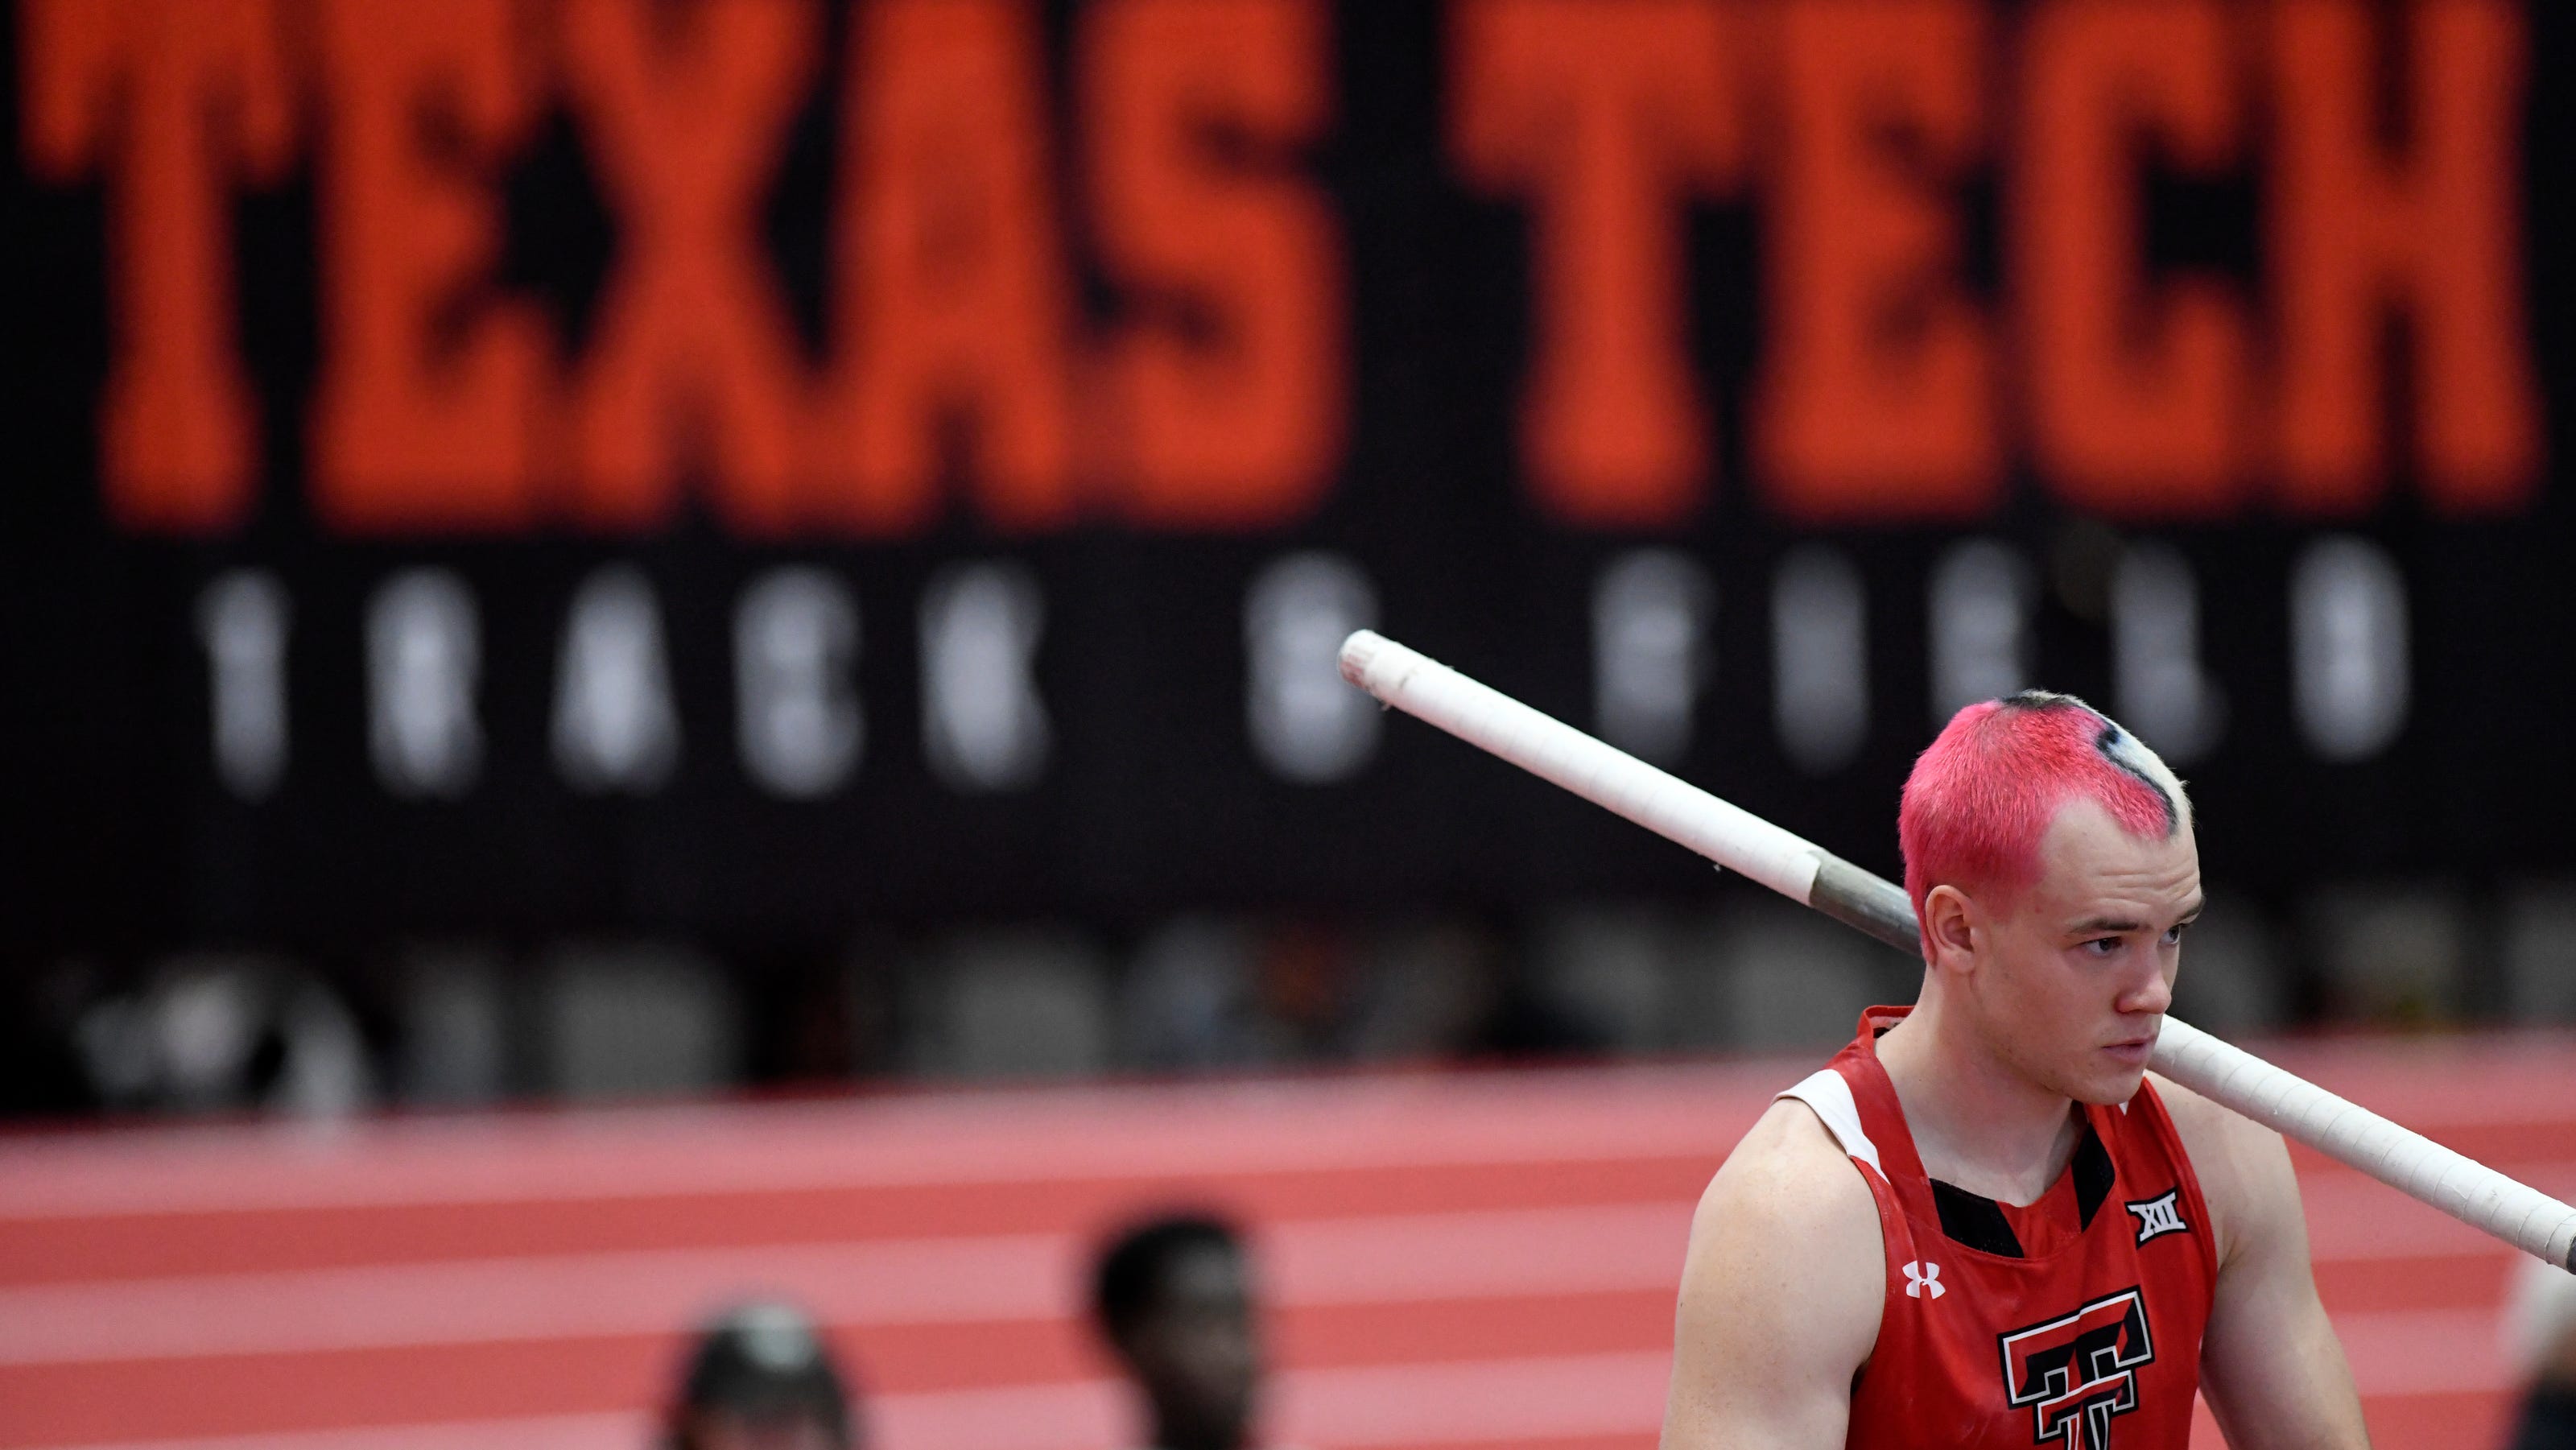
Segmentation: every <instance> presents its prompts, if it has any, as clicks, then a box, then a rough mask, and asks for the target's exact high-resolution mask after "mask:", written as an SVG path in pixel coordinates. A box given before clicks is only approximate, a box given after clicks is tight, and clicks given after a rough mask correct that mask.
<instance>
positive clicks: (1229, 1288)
mask: <svg viewBox="0 0 2576 1450" xmlns="http://www.w3.org/2000/svg"><path fill="white" fill-rule="evenodd" d="M1092 1312H1093V1313H1094V1315H1096V1316H1097V1318H1098V1321H1099V1325H1100V1331H1101V1333H1102V1334H1103V1335H1104V1336H1105V1337H1106V1338H1107V1339H1108V1341H1109V1346H1110V1348H1111V1349H1112V1350H1114V1351H1115V1352H1116V1353H1117V1355H1118V1359H1119V1362H1120V1363H1121V1364H1122V1365H1124V1366H1125V1368H1126V1370H1127V1374H1128V1377H1129V1378H1131V1379H1133V1380H1134V1381H1135V1382H1136V1388H1137V1390H1138V1392H1139V1393H1141V1394H1142V1395H1143V1397H1144V1400H1145V1414H1146V1418H1147V1421H1148V1423H1149V1425H1150V1427H1151V1429H1152V1434H1153V1439H1152V1442H1151V1444H1152V1450H1242V1447H1244V1446H1245V1445H1247V1444H1249V1443H1250V1441H1251V1432H1252V1416H1253V1411H1254V1408H1255V1403H1256V1401H1257V1400H1258V1398H1259V1387H1260V1380H1261V1346H1260V1338H1259V1335H1258V1333H1257V1332H1256V1330H1255V1327H1254V1325H1253V1310H1252V1286H1251V1275H1250V1272H1249V1267H1248V1265H1247V1264H1246V1263H1245V1261H1244V1253H1243V1244H1242V1240H1241V1238H1240V1237H1239V1236H1238V1235H1237V1234H1236V1232H1235V1230H1234V1229H1233V1228H1232V1226H1230V1225H1228V1224H1226V1223H1225V1222H1223V1221H1222V1220H1219V1219H1216V1218H1212V1217H1207V1216H1203V1215H1195V1214H1189V1215H1174V1216H1170V1217H1166V1218H1158V1219H1155V1220H1152V1221H1150V1222H1147V1223H1143V1224H1139V1225H1137V1226H1136V1227H1134V1228H1131V1229H1129V1230H1127V1231H1126V1232H1125V1233H1123V1234H1121V1235H1119V1236H1118V1237H1117V1238H1116V1239H1115V1240H1114V1241H1112V1242H1111V1243H1110V1245H1109V1246H1108V1248H1107V1249H1106V1250H1104V1251H1103V1252H1102V1254H1101V1257H1100V1265H1099V1269H1098V1271H1097V1274H1096V1277H1095V1279H1094V1281H1093V1293H1092Z"/></svg>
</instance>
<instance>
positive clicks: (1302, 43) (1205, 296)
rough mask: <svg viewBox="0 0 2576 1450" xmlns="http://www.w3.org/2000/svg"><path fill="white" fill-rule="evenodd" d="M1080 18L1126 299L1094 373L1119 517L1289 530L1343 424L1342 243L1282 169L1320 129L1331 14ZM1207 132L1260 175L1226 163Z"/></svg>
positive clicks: (1100, 13)
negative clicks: (1113, 454) (1114, 396)
mask: <svg viewBox="0 0 2576 1450" xmlns="http://www.w3.org/2000/svg"><path fill="white" fill-rule="evenodd" d="M1084 21H1085V30H1084V32H1083V42H1084V43H1083V55H1082V63H1083V70H1084V76H1085V80H1086V83H1087V84H1086V92H1087V95H1086V99H1087V100H1088V102H1089V105H1088V107H1087V112H1088V122H1089V134H1090V138H1091V145H1090V148H1089V150H1090V158H1089V171H1090V177H1091V182H1092V187H1091V194H1092V198H1093V203H1094V207H1095V209H1096V214H1097V216H1098V219H1099V235H1100V242H1101V249H1102V252H1103V254H1104V259H1105V261H1106V262H1107V265H1108V268H1109V271H1110V272H1111V274H1112V275H1113V276H1114V277H1115V278H1116V279H1117V280H1118V281H1119V282H1121V283H1122V284H1124V285H1125V286H1126V288H1127V289H1128V292H1129V317H1130V321H1129V322H1128V323H1127V324H1126V325H1125V326H1123V327H1122V328H1121V329H1120V332H1119V335H1118V337H1117V338H1116V340H1115V342H1114V343H1113V345H1112V352H1111V356H1110V358H1109V365H1108V381H1109V382H1110V384H1111V386H1113V387H1115V388H1116V389H1117V392H1118V398H1119V401H1120V403H1122V404H1123V405H1124V411H1125V416H1126V423H1127V438H1126V447H1125V450H1124V456H1123V457H1121V458H1120V459H1119V460H1118V462H1117V472H1118V474H1119V475H1120V477H1121V478H1122V480H1123V481H1125V482H1126V483H1127V484H1128V485H1129V488H1128V493H1127V509H1126V512H1127V514H1128V516H1129V517H1131V518H1133V519H1135V520H1136V521H1137V522H1139V523H1143V524H1147V525H1151V526H1155V527H1166V528H1221V529H1257V528H1278V527H1283V526H1286V525H1288V524H1292V523H1295V522H1296V521H1297V520H1299V519H1301V518H1303V517H1305V516H1306V515H1307V514H1309V513H1311V512H1312V511H1313V509H1314V507H1315V505H1316V504H1317V503H1319V502H1320V501H1321V500H1322V498H1323V496H1324V493H1325V490H1326V489H1327V488H1328V487H1329V486H1330V484H1331V482H1332V476H1333V471H1334V469H1335V468H1336V467H1337V466H1338V465H1339V463H1340V462H1341V452H1342V443H1343V434H1342V429H1343V422H1344V413H1345V408H1346V403H1345V401H1344V394H1345V388H1346V384H1345V381H1344V362H1343V349H1344V346H1345V343H1346V338H1345V334H1344V324H1343V308H1344V306H1345V301H1346V299H1345V287H1344V280H1343V272H1342V262H1341V247H1340V242H1341V239H1340V236H1339V234H1338V232H1337V231H1336V229H1335V226H1334V222H1333V216H1332V213H1331V210H1330V208H1329V206H1328V205H1327V203H1326V201H1325V199H1324V198H1323V197H1322V196H1321V195H1320V194H1319V193H1318V192H1317V190H1316V188H1315V187H1314V186H1313V185H1312V184H1311V183H1310V182H1307V181H1305V180H1303V179H1301V178H1299V177H1297V176H1296V175H1294V174H1293V172H1292V171H1291V170H1290V168H1291V167H1293V165H1294V164H1295V161H1296V151H1297V148H1299V147H1302V146H1306V145H1309V144H1311V143H1312V142H1313V141H1314V140H1315V139H1316V137H1317V136H1318V135H1319V134H1320V133H1321V132H1322V131H1323V129H1324V126H1325V124H1326V122H1327V121H1328V119H1329V117H1330V114H1331V93H1330V81H1329V76H1328V68H1329V66H1330V63H1331V56H1330V55H1329V53H1328V51H1327V48H1326V47H1327V39H1328V37H1327V34H1326V29H1325V27H1326V25H1327V23H1328V17H1327V15H1326V14H1325V11H1324V8H1323V7H1322V6H1321V5H1319V4H1316V3H1313V0H1109V3H1105V4H1101V5H1096V6H1094V7H1092V8H1091V9H1090V10H1088V11H1086V12H1085V14H1084ZM1212 134H1222V135H1224V136H1226V137H1227V138H1228V139H1229V140H1230V141H1233V142H1235V143H1237V145H1240V144H1241V143H1249V144H1250V145H1252V146H1254V147H1257V148H1260V151H1261V152H1262V162H1263V164H1261V165H1260V166H1258V167H1257V168H1255V167H1249V166H1244V165H1240V164H1229V163H1228V161H1227V160H1226V157H1225V154H1224V153H1223V152H1222V151H1221V150H1220V148H1219V147H1218V146H1216V145H1215V144H1213V143H1212V142H1211V140H1210V139H1209V138H1210V137H1211V135H1212ZM1193 323H1195V324H1196V325H1195V326H1193V325H1192V324H1193Z"/></svg>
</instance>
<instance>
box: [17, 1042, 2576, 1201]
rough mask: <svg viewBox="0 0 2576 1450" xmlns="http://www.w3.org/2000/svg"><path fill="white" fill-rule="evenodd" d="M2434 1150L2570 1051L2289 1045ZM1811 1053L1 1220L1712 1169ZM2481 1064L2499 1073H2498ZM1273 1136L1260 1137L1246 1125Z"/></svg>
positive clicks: (689, 1109)
mask: <svg viewBox="0 0 2576 1450" xmlns="http://www.w3.org/2000/svg"><path fill="white" fill-rule="evenodd" d="M2277 1060H2279V1061H2280V1062H2281V1063H2282V1065H2284V1066H2286V1067H2289V1068H2291V1069H2292V1070H2294V1071H2304V1072H2306V1073H2307V1074H2308V1075H2310V1076H2311V1077H2313V1078H2314V1079H2315V1080H2316V1081H2318V1082H2319V1083H2320V1084H2321V1085H2323V1086H2325V1087H2328V1088H2330V1089H2333V1090H2335V1091H2338V1092H2342V1093H2345V1094H2346V1095H2347V1096H2350V1097H2352V1098H2353V1099H2354V1100H2355V1101H2357V1102H2362V1103H2364V1104H2370V1103H2373V1102H2378V1103H2381V1104H2386V1105H2398V1104H2402V1105H2403V1111H2400V1112H2397V1113H2396V1116H2398V1117H2400V1118H2402V1119H2403V1120H2404V1121H2405V1122H2406V1123H2407V1124H2408V1125H2409V1126H2410V1127H2414V1128H2416V1129H2418V1130H2421V1131H2427V1132H2431V1133H2434V1134H2435V1135H2436V1136H2438V1135H2440V1134H2441V1133H2443V1132H2444V1131H2447V1130H2451V1129H2458V1128H2476V1127H2540V1126H2557V1125H2565V1124H2566V1123H2567V1122H2568V1121H2569V1114H2568V1112H2567V1109H2566V1104H2567V1103H2569V1102H2570V1101H2571V1100H2576V1051H2571V1050H2570V1044H2569V1039H2565V1038H2562V1037H2544V1036H2519V1035H2518V1036H2514V1037H2509V1038H2504V1039H2496V1040H2481V1041H2478V1042H2473V1043H2468V1044H2440V1045H2435V1046H2431V1047H2425V1046H2421V1045H2412V1044H2374V1045H2368V1046H2365V1047H2359V1048H2351V1049H2345V1048H2324V1049H2318V1048H2312V1047H2306V1046H2291V1047H2285V1048H2283V1049H2281V1051H2280V1053H2279V1056H2278V1059H2277ZM1812 1066H1813V1063H1812V1062H1811V1061H1810V1060H1808V1059H1806V1058H1803V1057H1801V1058H1797V1059H1786V1058H1782V1059H1771V1060H1756V1061H1746V1062H1736V1063H1725V1064H1703V1065H1687V1066H1644V1067H1627V1068H1594V1069H1557V1070H1544V1071H1534V1072H1533V1071H1527V1070H1518V1071H1514V1072H1509V1073H1491V1074H1487V1073H1464V1074H1439V1075H1403V1074H1384V1075H1369V1076H1361V1077H1329V1078H1320V1079H1290V1080H1279V1081H1266V1082H1263V1081H1255V1082H1233V1083H1221V1084H1190V1085H1186V1086H1169V1085H1146V1086H1114V1087H1093V1088H1055V1089H1029V1090H1003V1091H988V1092H960V1091H946V1092H928V1093H923V1094H920V1095H918V1096H896V1097H891V1098H878V1099H869V1100H862V1101H855V1102H852V1101H839V1102H820V1103H786V1104H750V1105H743V1104H728V1105H696V1106H682V1107H655V1108H627V1109H585V1110H574V1111H564V1112H528V1113H504V1114H495V1115H477V1116H465V1117H457V1118H425V1119H423V1118H397V1119H374V1120H367V1121H362V1122H358V1123H347V1124H327V1125H313V1124H297V1123H263V1124H247V1125H227V1126H218V1127H181V1128H148V1129H112V1130H107V1131H103V1132H102V1131H97V1130H87V1131H83V1132H81V1133H77V1134H48V1133H38V1134H13V1135H9V1136H7V1137H5V1138H0V1221H5V1220H8V1219H13V1218H16V1219H24V1218H59V1217H80V1216H85V1215H97V1214H109V1213H135V1214H160V1213H176V1214H184V1213H197V1212H222V1211H236V1210H260V1209H291V1208H327V1207H357V1206H397V1205H404V1204H453V1203H475V1202H489V1203H526V1202H539V1201H549V1200H562V1201H575V1202H579V1201H601V1200H608V1199H624V1198H640V1197H661V1196H669V1195H678V1194H698V1193H709V1192H760V1191H776V1190H795V1189H814V1188H866V1187H879V1186H915V1185H931V1184H969V1183H1032V1182H1046V1181H1052V1180H1059V1179H1066V1178H1090V1177H1125V1176H1144V1177H1157V1178H1169V1177H1180V1178H1191V1177H1206V1176H1211V1175H1221V1174H1233V1173H1254V1172H1277V1171H1298V1170H1307V1169H1333V1168H1389V1167H1404V1166H1442V1165H1462V1164H1520V1163H1585V1162H1599V1161H1604V1160H1609V1159H1620V1158H1640V1157H1676V1156H1679V1157H1692V1156H1702V1155H1705V1156H1706V1157H1707V1159H1708V1162H1709V1165H1710V1167H1711V1168H1712V1169H1714V1167H1715V1165H1716V1163H1717V1161H1718V1159H1720V1158H1722V1157H1723V1156H1724V1154H1725V1152H1726V1151H1727V1150H1728V1149H1729V1148H1731V1147H1733V1145H1734V1143H1735V1140H1736V1139H1737V1138H1738V1137H1740V1136H1741V1135H1742V1133H1743V1132H1744V1130H1745V1128H1746V1127H1748V1126H1749V1125H1750V1124H1751V1122H1752V1120H1753V1118H1754V1116H1755V1115H1757V1114H1759V1113H1760V1112H1761V1111H1762V1109H1763V1108H1764V1107H1765V1106H1767V1105H1768V1102H1769V1099H1770V1095H1771V1094H1772V1093H1773V1092H1774V1091H1776V1090H1778V1089H1779V1088H1781V1087H1783V1086H1785V1085H1787V1084H1788V1083H1791V1082H1793V1081H1795V1080H1796V1079H1798V1078H1799V1077H1802V1076H1804V1075H1805V1074H1806V1073H1807V1071H1808V1070H1809V1069H1810V1068H1811V1067H1812ZM2470 1069H2474V1070H2473V1071H2472V1070H2470ZM1247 1124H1257V1125H1258V1130H1257V1131H1246V1125H1247Z"/></svg>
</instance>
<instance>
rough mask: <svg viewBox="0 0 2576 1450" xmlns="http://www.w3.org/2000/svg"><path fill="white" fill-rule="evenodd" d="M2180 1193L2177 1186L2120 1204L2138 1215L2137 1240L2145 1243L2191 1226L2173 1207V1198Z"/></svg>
mask: <svg viewBox="0 0 2576 1450" xmlns="http://www.w3.org/2000/svg"><path fill="white" fill-rule="evenodd" d="M2181 1193H2182V1189H2181V1188H2180V1187H2179V1186H2177V1187H2174V1188H2169V1189H2166V1190H2165V1191H2164V1193H2163V1195H2162V1196H2160V1197H2156V1198H2145V1199H2140V1200H2138V1201H2136V1202H2134V1203H2128V1204H2123V1205H2122V1207H2124V1208H2126V1209H2128V1210H2129V1212H2131V1213H2134V1214H2136V1215H2137V1216H2138V1242H2140V1243H2145V1242H2146V1241H2147V1240H2149V1239H2151V1238H2155V1237H2158V1236H2159V1235H2162V1234H2178V1233H2184V1232H2187V1231H2188V1230H2189V1229H2190V1228H2191V1225H2189V1224H2187V1223H2184V1222H2183V1221H2182V1214H2181V1213H2179V1212H2178V1211H2176V1209H2175V1207H2174V1200H2175V1198H2176V1197H2177V1196H2179V1195H2180V1194H2181Z"/></svg>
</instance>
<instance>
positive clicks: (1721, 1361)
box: [1663, 1102, 1887, 1450]
mask: <svg viewBox="0 0 2576 1450" xmlns="http://www.w3.org/2000/svg"><path fill="white" fill-rule="evenodd" d="M1886 1286H1887V1269H1886V1258H1885V1251H1884V1249H1883V1247H1882V1245H1881V1243H1880V1237H1879V1227H1878V1206H1877V1203H1876V1201H1875V1200H1874V1199H1872V1198H1871V1197H1870V1192H1869V1185H1868V1184H1867V1183H1866V1182H1864V1181H1863V1180H1862V1178H1861V1176H1860V1171H1859V1170H1858V1169H1857V1168H1855V1167H1854V1166H1853V1165H1852V1161H1851V1160H1850V1159H1849V1158H1847V1157H1845V1156H1844V1155H1843V1151H1842V1149H1841V1148H1840V1147H1839V1146H1837V1145H1836V1144H1835V1142H1834V1140H1833V1137H1832V1135H1830V1134H1828V1133H1827V1132H1826V1131H1825V1127H1824V1125H1823V1124H1822V1123H1820V1122H1818V1121H1817V1120H1816V1116H1815V1114H1814V1113H1813V1112H1811V1111H1809V1110H1808V1109H1807V1108H1806V1107H1805V1106H1804V1105H1803V1104H1800V1103H1797V1102H1776V1103H1773V1104H1772V1105H1771V1109H1770V1111H1769V1112H1766V1113H1764V1114H1763V1115H1762V1118H1761V1121H1759V1122H1757V1123H1755V1124H1754V1125H1753V1131H1752V1132H1750V1133H1747V1134H1745V1135H1744V1141H1743V1142H1741V1143H1739V1144H1737V1145H1736V1148H1735V1152H1734V1153H1733V1154H1732V1155H1731V1156H1729V1157H1728V1158H1727V1160H1726V1166H1724V1167H1722V1168H1720V1169H1719V1170H1718V1171H1717V1177H1716V1178H1715V1179H1714V1180H1713V1181H1711V1182H1710V1184H1709V1186H1708V1192H1707V1193H1705V1194H1704V1195H1702V1196H1701V1198H1700V1201H1699V1212H1698V1214H1697V1215H1696V1216H1695V1217H1694V1218H1693V1219H1692V1220H1691V1241H1690V1257H1689V1259H1688V1260H1687V1262H1685V1263H1684V1265H1683V1266H1682V1292H1681V1308H1680V1312H1679V1313H1678V1315H1677V1316H1676V1321H1675V1324H1674V1331H1673V1384H1672V1393H1671V1397H1670V1398H1669V1399H1668V1400H1667V1401H1666V1402H1665V1406H1664V1440H1663V1447H1664V1450H1841V1446H1842V1444H1843V1431H1844V1427H1845V1425H1846V1422H1847V1421H1848V1420H1849V1419H1850V1416H1851V1395H1852V1377H1853V1375H1854V1374H1856V1373H1858V1371H1859V1369H1860V1366H1861V1363H1862V1361H1864V1360H1866V1359H1868V1358H1869V1352H1870V1346H1871V1345H1872V1344H1874V1343H1876V1342H1877V1339H1878V1316H1879V1310H1880V1307H1881V1305H1882V1303H1883V1300H1884V1297H1885V1294H1886Z"/></svg>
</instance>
